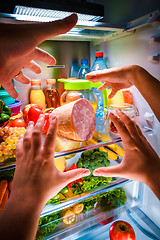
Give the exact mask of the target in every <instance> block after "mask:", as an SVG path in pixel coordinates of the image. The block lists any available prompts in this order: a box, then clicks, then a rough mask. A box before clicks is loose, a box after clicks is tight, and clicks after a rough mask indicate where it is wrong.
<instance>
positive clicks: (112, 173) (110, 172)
mask: <svg viewBox="0 0 160 240" xmlns="http://www.w3.org/2000/svg"><path fill="white" fill-rule="evenodd" d="M93 175H94V176H103V177H123V171H122V167H121V166H120V165H119V166H116V167H101V168H97V169H95V170H94V171H93Z"/></svg>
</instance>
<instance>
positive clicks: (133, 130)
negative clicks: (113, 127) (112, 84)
mask: <svg viewBox="0 0 160 240" xmlns="http://www.w3.org/2000/svg"><path fill="white" fill-rule="evenodd" d="M116 113H117V115H118V116H119V117H120V119H121V121H122V122H123V123H124V124H125V126H126V127H127V129H128V131H129V133H130V135H131V136H132V137H133V138H135V139H136V138H137V137H138V136H139V134H138V132H137V128H136V123H135V122H134V121H132V120H131V119H130V118H129V117H128V116H127V115H126V114H125V113H123V112H122V111H121V110H120V109H116Z"/></svg>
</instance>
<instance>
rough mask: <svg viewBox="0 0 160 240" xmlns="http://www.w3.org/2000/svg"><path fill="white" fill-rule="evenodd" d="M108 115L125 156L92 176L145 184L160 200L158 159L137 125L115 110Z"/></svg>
mask: <svg viewBox="0 0 160 240" xmlns="http://www.w3.org/2000/svg"><path fill="white" fill-rule="evenodd" d="M117 115H118V116H119V117H120V118H118V117H116V116H115V115H114V114H113V113H110V114H109V117H110V119H111V121H112V122H113V123H114V125H115V126H116V128H117V129H118V132H119V134H120V136H121V138H122V141H123V145H124V150H125V155H124V158H123V160H122V162H121V163H120V164H119V165H118V166H116V167H107V168H104V167H103V168H98V169H96V170H94V172H93V175H94V176H104V177H124V178H129V179H131V180H136V181H140V182H143V183H145V184H147V185H148V186H149V187H150V188H151V189H152V190H153V191H154V193H155V194H156V195H157V197H158V198H159V199H160V174H159V172H160V159H159V157H158V155H157V154H156V152H155V151H154V150H153V148H152V147H151V145H150V144H149V142H148V141H147V140H146V138H145V137H144V136H143V134H142V132H141V130H140V128H139V127H138V125H137V124H136V123H135V122H134V121H132V120H131V119H130V118H129V117H128V116H127V115H125V114H124V113H123V112H122V111H121V110H120V109H117Z"/></svg>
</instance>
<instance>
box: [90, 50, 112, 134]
mask: <svg viewBox="0 0 160 240" xmlns="http://www.w3.org/2000/svg"><path fill="white" fill-rule="evenodd" d="M95 58H96V59H95V61H94V63H93V65H92V68H91V71H97V70H103V69H106V68H108V67H107V64H106V63H105V61H104V59H103V52H96V53H95ZM92 90H93V93H94V94H95V95H96V97H97V109H96V115H95V116H96V130H97V131H99V132H103V129H104V106H105V105H107V102H106V101H107V98H106V96H105V97H104V95H103V93H102V92H101V91H99V90H98V89H97V85H96V84H95V87H93V88H92ZM104 99H105V102H104Z"/></svg>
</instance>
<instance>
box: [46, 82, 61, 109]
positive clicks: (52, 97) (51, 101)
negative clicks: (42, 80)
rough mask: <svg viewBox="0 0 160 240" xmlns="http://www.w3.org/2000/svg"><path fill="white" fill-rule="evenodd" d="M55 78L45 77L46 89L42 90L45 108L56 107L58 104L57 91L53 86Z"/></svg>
mask: <svg viewBox="0 0 160 240" xmlns="http://www.w3.org/2000/svg"><path fill="white" fill-rule="evenodd" d="M55 84H56V79H46V85H47V87H46V89H45V91H44V94H45V99H46V107H47V108H51V107H53V108H57V107H59V106H60V97H59V93H58V91H57V89H56V87H55Z"/></svg>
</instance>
